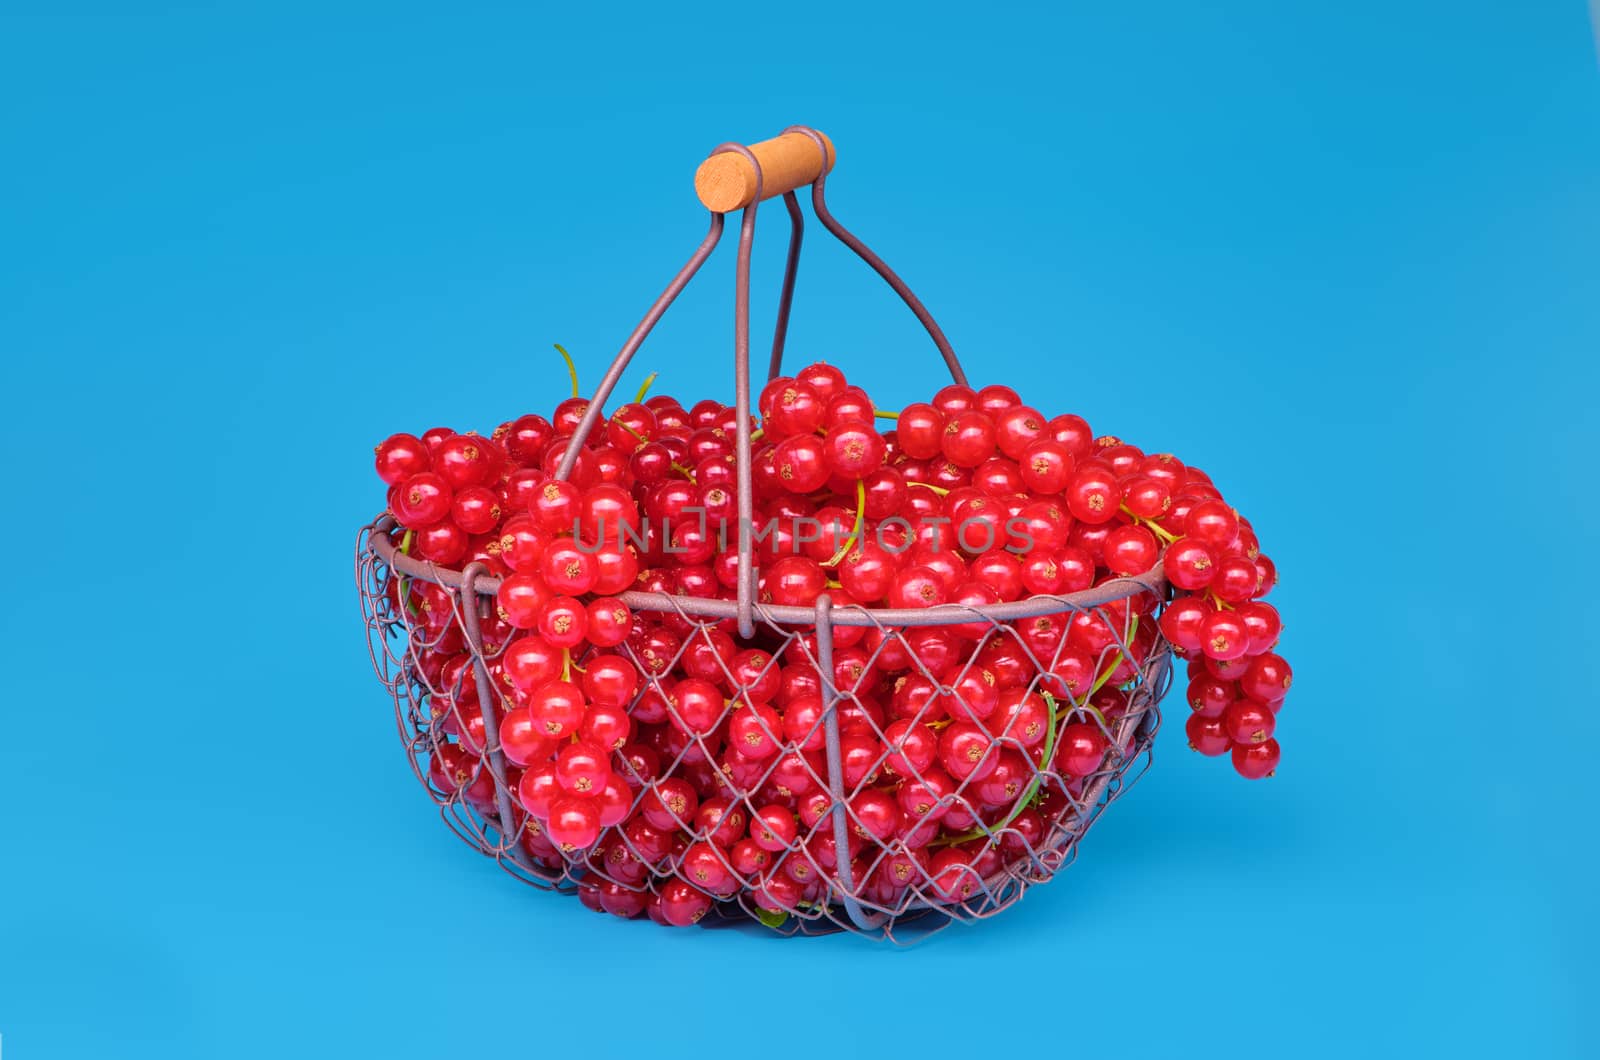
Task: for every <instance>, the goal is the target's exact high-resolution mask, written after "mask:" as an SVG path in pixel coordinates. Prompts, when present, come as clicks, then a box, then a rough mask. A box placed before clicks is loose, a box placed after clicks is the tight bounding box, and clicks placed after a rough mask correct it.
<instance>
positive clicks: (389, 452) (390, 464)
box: [373, 434, 433, 486]
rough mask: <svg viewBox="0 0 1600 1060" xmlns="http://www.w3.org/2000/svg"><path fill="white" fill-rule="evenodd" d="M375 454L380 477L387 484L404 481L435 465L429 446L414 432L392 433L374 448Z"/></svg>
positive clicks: (391, 484)
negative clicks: (429, 454)
mask: <svg viewBox="0 0 1600 1060" xmlns="http://www.w3.org/2000/svg"><path fill="white" fill-rule="evenodd" d="M373 454H374V455H375V456H376V458H377V459H376V464H377V469H378V477H379V478H380V479H382V480H383V482H384V485H386V486H393V485H395V484H397V483H400V482H404V481H405V480H406V479H408V478H410V477H411V476H412V475H420V474H422V473H423V472H424V471H427V470H429V469H430V468H431V467H432V466H433V465H432V462H431V461H430V460H429V457H428V447H427V446H426V445H424V444H423V442H422V439H420V438H418V437H417V436H416V435H412V434H391V435H390V436H389V437H387V438H385V439H384V440H383V441H382V442H381V443H380V444H379V445H378V446H377V447H375V448H374V449H373Z"/></svg>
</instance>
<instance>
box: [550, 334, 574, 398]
mask: <svg viewBox="0 0 1600 1060" xmlns="http://www.w3.org/2000/svg"><path fill="white" fill-rule="evenodd" d="M552 345H553V346H555V348H556V352H557V353H559V354H561V359H562V360H563V361H566V362H567V375H569V376H571V377H572V396H573V397H579V396H581V395H579V393H578V366H577V365H575V364H573V363H572V354H570V353H568V352H567V348H566V347H565V346H563V345H561V343H559V342H557V343H552Z"/></svg>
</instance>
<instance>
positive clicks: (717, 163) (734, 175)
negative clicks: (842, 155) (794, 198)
mask: <svg viewBox="0 0 1600 1060" xmlns="http://www.w3.org/2000/svg"><path fill="white" fill-rule="evenodd" d="M817 135H818V136H821V137H822V142H823V143H824V144H826V145H827V148H828V165H827V169H824V168H823V165H822V152H821V151H818V150H817V145H816V142H815V141H814V140H812V139H811V137H809V136H807V135H806V134H805V133H797V132H794V133H784V134H783V135H782V136H775V137H773V138H772V139H770V140H762V141H761V142H760V143H758V144H751V145H750V153H751V154H753V155H755V156H756V161H757V162H759V163H760V164H761V198H762V199H770V198H772V197H773V196H774V195H782V194H783V193H784V192H786V191H793V190H795V189H796V188H800V187H804V186H805V185H807V184H810V183H811V182H812V181H814V180H816V179H817V178H818V177H820V176H822V174H823V173H825V172H827V170H828V169H832V168H833V163H834V153H833V141H832V140H830V139H828V137H827V136H826V135H824V134H822V133H818V134H817ZM694 192H695V194H696V195H698V196H700V201H701V202H702V203H704V204H705V206H706V209H708V210H711V211H712V212H714V213H729V212H731V211H733V210H739V209H743V208H744V207H746V206H749V205H750V203H751V202H753V201H754V200H755V197H756V171H755V168H754V167H753V166H751V165H750V160H749V159H748V158H746V157H744V156H743V155H741V154H739V153H738V152H735V151H724V152H723V153H721V154H718V155H712V156H711V157H710V158H708V159H706V160H705V161H704V162H701V163H700V168H699V169H697V170H695V173H694Z"/></svg>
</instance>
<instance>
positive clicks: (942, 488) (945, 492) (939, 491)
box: [906, 479, 950, 497]
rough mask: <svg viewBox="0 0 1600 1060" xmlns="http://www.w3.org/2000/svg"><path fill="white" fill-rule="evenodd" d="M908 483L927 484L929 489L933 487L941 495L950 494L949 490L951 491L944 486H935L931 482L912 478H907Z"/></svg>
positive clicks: (912, 484) (908, 484) (910, 484)
mask: <svg viewBox="0 0 1600 1060" xmlns="http://www.w3.org/2000/svg"><path fill="white" fill-rule="evenodd" d="M906 485H907V486H926V487H927V488H928V489H931V490H932V491H933V492H935V493H937V494H938V495H939V496H941V497H944V496H947V495H948V494H949V492H950V491H949V490H947V489H945V488H944V487H943V486H935V485H934V484H933V483H931V482H912V481H911V480H910V479H907V480H906Z"/></svg>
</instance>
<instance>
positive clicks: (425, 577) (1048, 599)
mask: <svg viewBox="0 0 1600 1060" xmlns="http://www.w3.org/2000/svg"><path fill="white" fill-rule="evenodd" d="M398 525H399V524H398V523H397V522H396V521H395V519H394V517H393V516H392V515H390V514H388V513H385V514H383V515H381V516H379V517H378V518H377V519H375V520H373V521H372V522H371V523H368V524H367V525H366V526H365V527H363V528H362V536H363V538H364V541H363V543H362V546H361V547H362V548H364V549H366V550H368V551H370V552H372V553H373V554H374V555H375V556H377V557H378V559H380V560H382V561H383V562H384V563H386V564H388V565H389V566H390V567H393V568H394V569H395V570H398V571H400V572H401V573H403V574H405V575H406V576H407V577H411V578H417V579H420V580H422V581H426V582H432V583H434V584H436V585H441V586H444V587H446V588H450V589H460V588H462V587H463V586H464V585H465V584H466V583H467V582H469V581H470V582H471V584H472V588H473V589H474V590H475V591H476V592H479V593H482V594H484V595H486V596H493V595H494V593H495V592H496V591H497V590H498V589H499V588H500V579H499V578H496V577H494V576H492V575H490V574H487V573H479V572H481V571H483V570H484V568H483V567H482V565H481V564H468V565H467V567H465V568H463V569H461V570H454V569H452V568H449V567H441V566H439V565H438V564H436V563H432V562H430V561H428V560H423V559H418V558H416V557H414V556H408V555H405V554H404V553H401V552H399V551H397V550H396V548H395V544H394V542H393V541H391V540H390V539H389V532H390V531H391V530H393V529H394V528H395V527H396V526H398ZM473 567H478V571H479V572H473ZM469 572H472V573H471V574H470V576H469ZM1166 588H1167V577H1166V567H1165V558H1164V557H1163V558H1162V559H1158V560H1156V564H1155V566H1153V567H1151V568H1150V569H1149V570H1147V571H1145V572H1144V573H1143V574H1139V575H1135V576H1132V577H1123V578H1113V579H1111V580H1110V581H1107V582H1103V583H1101V584H1100V585H1096V586H1093V587H1091V588H1089V589H1084V590H1082V591H1080V592H1076V593H1068V594H1066V595H1064V596H1057V595H1040V596H1029V597H1026V598H1024V599H1021V600H1011V601H1008V602H1005V603H999V604H990V605H988V606H985V607H977V606H973V605H969V604H938V605H936V606H934V607H925V608H912V607H862V606H861V605H859V604H848V605H841V606H839V607H835V608H832V609H831V611H830V618H831V619H832V622H833V624H834V625H838V626H951V625H959V624H962V623H966V622H971V621H973V620H974V619H976V620H978V621H987V622H994V623H1001V622H1015V621H1016V620H1018V619H1024V618H1040V617H1043V616H1045V615H1055V614H1061V613H1063V612H1067V611H1085V610H1088V609H1090V608H1094V607H1100V606H1103V605H1105V604H1109V603H1113V602H1115V601H1117V600H1126V599H1129V598H1131V597H1133V596H1137V595H1139V594H1140V593H1151V594H1153V595H1154V596H1156V597H1157V598H1158V599H1161V598H1164V597H1165V595H1166ZM824 595H826V594H824ZM616 598H617V599H619V600H621V601H622V602H623V603H624V604H626V605H627V606H628V607H630V608H632V609H634V610H636V611H671V612H676V613H678V614H680V615H692V616H695V617H699V618H711V619H719V620H720V619H732V618H738V616H739V603H738V601H737V600H722V599H716V598H706V597H699V596H675V595H673V594H671V593H646V592H639V591H636V590H631V589H630V590H628V591H627V592H621V593H617V594H616ZM752 608H753V611H754V614H755V615H756V617H757V618H760V619H761V620H763V621H765V622H767V623H769V624H772V625H778V626H811V625H815V624H816V622H817V609H816V608H814V607H797V606H794V605H788V604H763V603H760V602H756V603H754V604H753V605H752Z"/></svg>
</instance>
